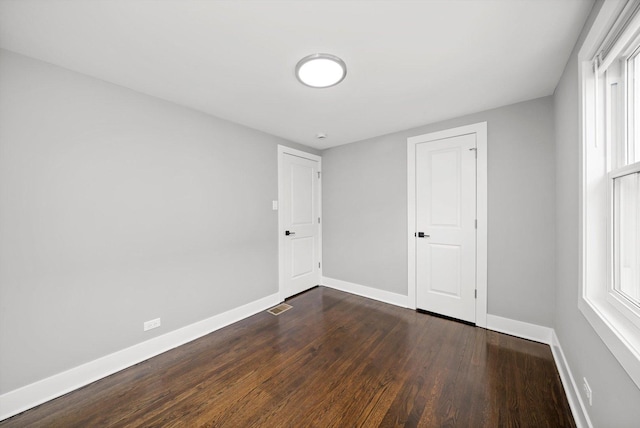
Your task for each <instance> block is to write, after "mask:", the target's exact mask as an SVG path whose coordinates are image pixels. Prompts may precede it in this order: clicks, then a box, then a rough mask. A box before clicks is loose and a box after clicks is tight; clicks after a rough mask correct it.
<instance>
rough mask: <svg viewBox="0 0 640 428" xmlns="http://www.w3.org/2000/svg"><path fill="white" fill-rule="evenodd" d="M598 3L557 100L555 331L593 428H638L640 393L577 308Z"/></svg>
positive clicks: (577, 46)
mask: <svg viewBox="0 0 640 428" xmlns="http://www.w3.org/2000/svg"><path fill="white" fill-rule="evenodd" d="M600 4H601V2H598V3H597V5H596V6H595V7H594V12H592V15H591V16H590V19H589V20H588V21H587V25H586V26H585V30H583V34H582V36H581V38H580V40H579V42H578V44H577V45H576V48H575V49H574V52H573V54H572V55H571V57H570V59H569V62H568V63H567V67H566V69H565V70H564V74H563V75H562V79H561V80H560V83H559V84H558V87H557V88H556V92H555V96H554V107H555V109H554V110H555V124H556V160H557V162H556V177H557V179H556V206H557V212H556V229H557V241H556V246H557V250H556V252H557V270H556V284H557V285H556V310H555V313H554V316H555V320H554V321H555V322H554V326H555V330H556V334H557V335H558V338H559V340H560V343H561V344H562V347H563V350H564V353H565V356H566V357H567V361H568V363H569V366H570V367H571V370H572V372H573V376H574V378H575V380H576V382H577V384H578V388H581V387H582V378H583V377H586V378H587V380H588V381H589V384H590V386H591V389H592V390H593V407H591V408H589V409H588V412H589V415H590V417H591V421H592V422H593V424H594V426H596V427H637V426H638V424H640V406H639V405H638V404H640V390H639V389H638V387H637V386H636V385H635V384H634V383H633V381H632V380H631V378H630V377H629V376H628V375H627V373H626V372H625V371H624V369H623V368H622V366H621V365H620V364H619V363H618V361H617V360H616V359H615V357H614V356H613V355H612V354H611V352H609V350H608V349H607V347H606V346H605V345H604V343H603V342H602V340H601V339H600V337H599V336H598V335H597V334H596V333H595V331H594V330H593V329H592V328H591V326H590V324H589V323H588V321H587V320H586V319H585V318H584V316H583V315H582V313H581V312H580V310H579V309H578V295H579V294H578V293H579V280H578V271H579V265H578V254H579V251H580V248H579V239H578V238H579V234H578V233H579V225H578V222H579V212H580V211H579V210H580V207H579V156H578V153H579V148H580V144H581V143H580V123H579V111H580V110H579V100H578V89H579V88H578V59H577V51H578V50H579V46H581V44H582V40H583V39H584V37H585V35H586V32H587V31H588V29H589V27H590V25H591V22H592V20H593V19H594V17H595V11H597V10H599V7H600ZM583 399H584V396H583ZM587 403H588V402H587Z"/></svg>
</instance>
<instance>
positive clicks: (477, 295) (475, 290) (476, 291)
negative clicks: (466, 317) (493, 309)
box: [475, 288, 478, 299]
mask: <svg viewBox="0 0 640 428" xmlns="http://www.w3.org/2000/svg"><path fill="white" fill-rule="evenodd" d="M475 292H476V299H477V298H478V289H477V288H476V290H475Z"/></svg>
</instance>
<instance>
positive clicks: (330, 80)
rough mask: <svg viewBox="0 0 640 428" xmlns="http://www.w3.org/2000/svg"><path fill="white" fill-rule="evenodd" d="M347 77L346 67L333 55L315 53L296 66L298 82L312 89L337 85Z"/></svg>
mask: <svg viewBox="0 0 640 428" xmlns="http://www.w3.org/2000/svg"><path fill="white" fill-rule="evenodd" d="M346 75H347V65H346V64H345V63H344V61H342V60H341V59H340V58H338V57H337V56H335V55H330V54H324V53H317V54H313V55H309V56H306V57H304V58H302V59H301V60H300V61H298V65H296V77H297V78H298V80H299V81H300V82H301V83H302V84H304V85H307V86H310V87H312V88H328V87H330V86H334V85H337V84H338V83H340V82H342V80H343V79H344V78H345V76H346Z"/></svg>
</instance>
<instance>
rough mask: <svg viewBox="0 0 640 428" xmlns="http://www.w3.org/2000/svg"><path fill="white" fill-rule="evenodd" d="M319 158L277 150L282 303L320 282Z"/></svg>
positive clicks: (298, 152) (296, 152) (281, 147)
mask: <svg viewBox="0 0 640 428" xmlns="http://www.w3.org/2000/svg"><path fill="white" fill-rule="evenodd" d="M320 166H321V158H320V157H319V156H315V155H312V154H310V153H305V152H302V151H299V150H295V149H290V148H288V147H284V146H278V200H279V215H278V233H279V239H278V244H279V259H280V260H279V293H280V297H281V299H282V300H284V299H285V298H287V297H290V296H292V295H294V294H297V293H301V292H303V291H305V290H308V289H309V288H311V287H314V286H316V285H318V284H320V282H321V277H322V271H321V248H322V246H321V245H322V244H321V236H322V234H321V224H320V217H321V214H320V213H321V207H320V204H321V193H320V192H321V185H320V183H321V182H320Z"/></svg>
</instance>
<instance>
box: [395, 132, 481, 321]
mask: <svg viewBox="0 0 640 428" xmlns="http://www.w3.org/2000/svg"><path fill="white" fill-rule="evenodd" d="M486 129H487V126H486V122H483V123H479V124H474V125H469V126H464V127H460V128H455V129H450V130H446V131H441V132H436V133H431V134H425V135H420V136H416V137H411V138H409V139H408V141H407V159H408V165H407V167H408V168H407V171H408V174H407V180H408V181H407V184H408V202H409V203H408V205H409V206H408V244H407V248H408V254H409V263H408V278H409V281H408V295H409V304H410V305H411V306H412V307H413V308H419V309H424V310H427V311H430V312H435V313H439V314H442V315H447V316H450V317H453V318H458V319H461V320H464V321H469V322H473V323H475V324H476V325H478V326H481V327H486V307H487V305H486V297H487V257H486V248H487V247H486V242H487V240H486V230H487V229H486V227H487V217H486V213H487V210H486V201H487V198H486V195H487V187H486V183H487V182H486V159H487V157H486V153H487V149H486V147H487V140H486ZM476 157H477V159H476ZM476 220H477V229H476ZM418 232H423V234H424V235H425V237H423V238H420V237H417V236H414V234H416V233H418ZM476 293H477V298H476Z"/></svg>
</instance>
